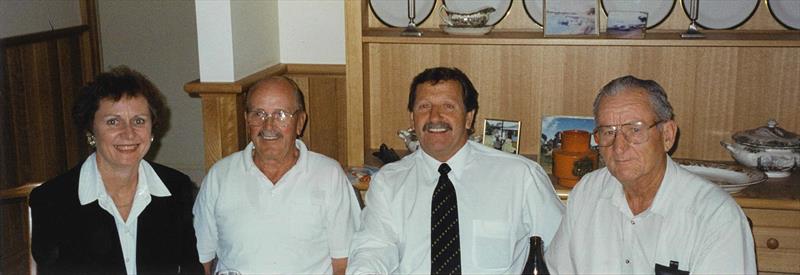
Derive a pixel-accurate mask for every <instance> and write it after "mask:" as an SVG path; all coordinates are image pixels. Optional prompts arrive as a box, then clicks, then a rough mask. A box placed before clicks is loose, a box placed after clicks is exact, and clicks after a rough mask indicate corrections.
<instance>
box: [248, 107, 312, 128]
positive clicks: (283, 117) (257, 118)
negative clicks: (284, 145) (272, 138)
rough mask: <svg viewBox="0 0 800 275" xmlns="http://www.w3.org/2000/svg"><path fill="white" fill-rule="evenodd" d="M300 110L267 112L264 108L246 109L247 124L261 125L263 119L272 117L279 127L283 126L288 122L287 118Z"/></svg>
mask: <svg viewBox="0 0 800 275" xmlns="http://www.w3.org/2000/svg"><path fill="white" fill-rule="evenodd" d="M299 111H300V110H297V111H294V112H292V113H290V112H287V111H284V110H278V111H274V112H272V113H267V112H265V111H264V110H255V111H247V125H250V126H258V125H262V124H263V123H264V121H266V120H267V119H269V118H272V119H273V120H274V121H275V123H277V124H278V125H279V126H281V127H285V126H286V125H288V124H289V119H290V118H293V117H294V115H295V114H297V112H299Z"/></svg>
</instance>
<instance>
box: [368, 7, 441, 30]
mask: <svg viewBox="0 0 800 275" xmlns="http://www.w3.org/2000/svg"><path fill="white" fill-rule="evenodd" d="M415 1H416V2H415V6H414V7H415V9H414V10H415V11H416V16H415V17H414V23H415V24H417V26H419V25H420V24H422V22H425V20H427V19H428V17H430V15H431V13H433V6H434V5H435V4H436V0H415ZM369 8H370V9H371V10H372V13H374V14H375V17H376V18H378V21H381V23H383V24H384V25H386V26H389V27H396V28H405V27H407V26H408V22H409V20H408V1H405V0H402V1H400V0H369Z"/></svg>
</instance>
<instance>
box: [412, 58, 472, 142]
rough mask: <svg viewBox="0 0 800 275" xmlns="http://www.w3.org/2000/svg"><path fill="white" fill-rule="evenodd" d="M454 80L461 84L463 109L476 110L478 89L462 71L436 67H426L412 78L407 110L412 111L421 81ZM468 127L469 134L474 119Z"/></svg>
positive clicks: (435, 82) (433, 82)
mask: <svg viewBox="0 0 800 275" xmlns="http://www.w3.org/2000/svg"><path fill="white" fill-rule="evenodd" d="M448 80H454V81H458V83H459V84H461V97H462V98H463V99H464V109H465V110H466V112H467V113H469V112H471V111H475V113H477V112H478V91H477V90H475V86H473V85H472V82H471V81H469V77H467V75H466V74H464V72H462V71H461V70H459V69H458V68H455V67H453V68H447V67H436V68H428V69H425V70H424V71H422V72H421V73H419V74H418V75H417V76H416V77H414V80H413V81H411V89H410V91H409V93H408V111H409V112H414V102H415V101H416V100H417V86H419V84H422V83H427V82H430V83H431V84H433V85H436V84H437V83H439V82H442V81H448ZM471 124H472V125H470V128H469V129H467V132H468V133H469V134H472V132H473V131H474V129H475V119H473V120H472V122H471Z"/></svg>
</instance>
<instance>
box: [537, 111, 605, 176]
mask: <svg viewBox="0 0 800 275" xmlns="http://www.w3.org/2000/svg"><path fill="white" fill-rule="evenodd" d="M572 129H578V130H584V131H587V132H589V133H591V132H592V131H594V118H593V117H582V116H545V117H542V137H541V139H540V140H539V144H540V145H539V159H538V162H539V165H541V166H542V168H544V170H545V171H546V172H547V173H553V150H555V149H556V148H558V147H560V146H561V131H564V130H572ZM591 145H592V147H596V146H597V143H596V142H595V141H594V137H592V140H591Z"/></svg>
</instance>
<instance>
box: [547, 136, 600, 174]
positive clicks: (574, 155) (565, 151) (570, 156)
mask: <svg viewBox="0 0 800 275" xmlns="http://www.w3.org/2000/svg"><path fill="white" fill-rule="evenodd" d="M590 140H591V135H590V134H589V132H586V131H582V130H566V131H562V132H561V147H559V148H557V149H555V150H554V151H553V174H554V175H555V176H556V180H557V183H558V184H560V185H563V186H566V187H570V188H571V187H574V186H575V184H576V183H578V180H580V179H581V177H582V176H583V175H585V174H587V173H589V172H591V171H592V170H594V169H597V153H596V152H594V151H592V149H591V148H590V147H589V141H590Z"/></svg>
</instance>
